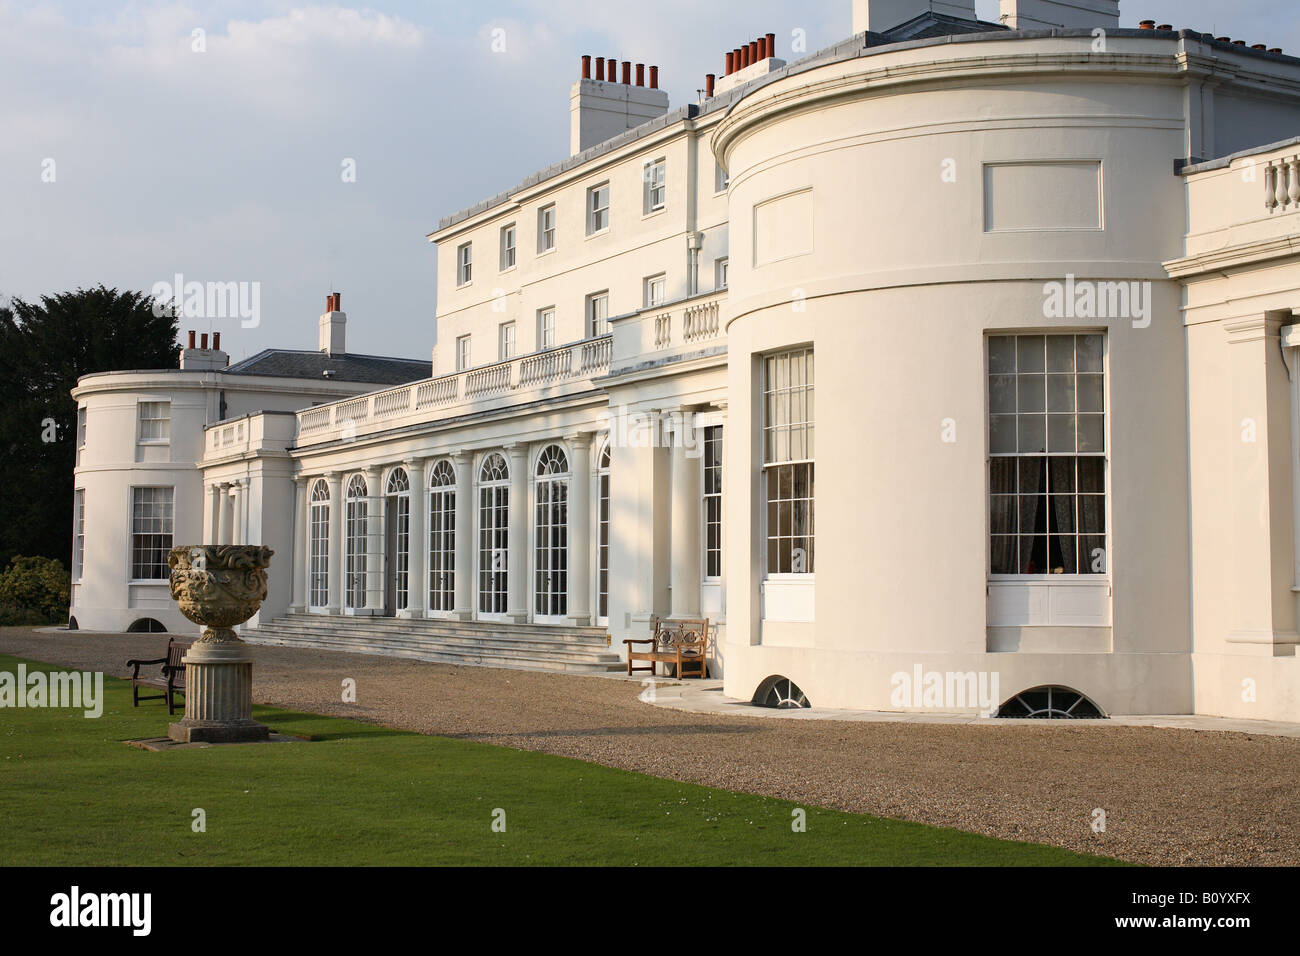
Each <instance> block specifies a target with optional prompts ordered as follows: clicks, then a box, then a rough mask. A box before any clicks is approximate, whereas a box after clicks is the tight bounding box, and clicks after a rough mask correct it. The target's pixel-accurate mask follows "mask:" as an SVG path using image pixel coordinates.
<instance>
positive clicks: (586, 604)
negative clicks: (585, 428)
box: [565, 432, 592, 626]
mask: <svg viewBox="0 0 1300 956" xmlns="http://www.w3.org/2000/svg"><path fill="white" fill-rule="evenodd" d="M565 439H566V440H567V441H568V443H569V474H570V478H569V507H568V510H569V529H568V531H569V535H568V537H569V594H568V601H567V603H568V609H569V614H568V617H569V623H571V624H574V625H579V626H585V625H587V624H590V623H591V439H592V436H591V433H590V432H576V433H573V434H570V435H566V436H565Z"/></svg>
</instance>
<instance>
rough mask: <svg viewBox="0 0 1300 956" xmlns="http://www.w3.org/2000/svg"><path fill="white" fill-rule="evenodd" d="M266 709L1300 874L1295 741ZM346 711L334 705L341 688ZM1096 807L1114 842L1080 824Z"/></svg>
mask: <svg viewBox="0 0 1300 956" xmlns="http://www.w3.org/2000/svg"><path fill="white" fill-rule="evenodd" d="M165 642H166V637H165V635H158V634H152V635H145V634H139V635H137V634H131V635H90V634H87V635H78V634H75V633H70V634H42V633H37V632H34V631H31V630H28V629H23V628H3V629H0V652H5V653H10V654H17V655H21V656H25V657H30V658H33V659H37V660H43V661H48V662H51V663H59V664H69V665H75V666H77V667H80V668H84V669H90V670H103V671H104V672H105V673H108V674H116V675H122V674H125V673H126V668H125V667H124V666H123V662H124V661H125V660H126V659H127V658H128V657H154V656H157V655H158V654H159V653H160V652H161V648H162V646H163V645H164V644H165ZM252 651H253V656H254V660H255V662H256V671H255V674H256V676H255V683H254V696H255V699H256V700H257V701H258V702H262V703H268V704H276V705H279V706H283V707H290V708H295V709H300V710H305V711H311V712H315V713H323V714H333V715H337V716H340V717H351V718H355V719H358V720H364V721H370V722H374V723H382V724H385V725H387V726H392V727H399V728H402V729H406V730H413V731H418V732H420V733H426V734H441V735H444V736H448V737H459V738H463V739H468V740H479V741H485V742H487V743H493V744H500V745H502V746H508V747H517V748H520V749H525V750H538V751H545V752H547V753H554V754H562V755H564V756H567V757H577V758H580V759H582V760H589V761H593V762H595V763H600V764H606V765H608V766H612V767H622V768H624V769H627V770H635V771H640V772H643V773H648V774H654V775H655V776H659V777H667V778H671V779H675V780H684V781H690V782H692V783H700V784H706V785H709V786H714V787H723V788H726V789H730V790H744V791H749V792H752V793H760V794H767V795H771V796H775V797H782V798H785V799H789V800H794V801H798V802H800V803H806V804H813V805H821V806H826V807H833V808H836V809H841V810H851V811H855V812H860V813H872V814H878V815H880V816H886V817H896V818H901V819H906V820H916V821H919V822H921V823H929V824H937V825H941V826H950V827H957V828H959V829H962V830H969V831H972V832H975V833H983V834H987V835H989V836H995V837H1002V838H1005V839H1013V840H1027V841H1031V842H1036V843H1049V844H1055V845H1057V846H1062V847H1067V848H1069V849H1072V850H1078V851H1081V852H1085V853H1102V854H1106V855H1109V856H1114V857H1118V858H1121V859H1125V860H1131V861H1134V862H1139V863H1148V864H1161V865H1179V864H1189V865H1252V866H1259V865H1287V866H1296V865H1300V740H1295V739H1291V738H1285V737H1269V736H1259V735H1248V734H1238V733H1211V732H1204V731H1184V730H1168V729H1157V728H1151V727H1122V726H1116V725H1107V724H1106V723H1105V722H1104V721H1098V722H1087V723H1081V724H1078V725H1074V724H1071V725H1064V726H1063V725H1061V724H1053V725H1049V726H1024V725H1015V726H1007V725H998V724H996V723H994V724H990V725H982V724H981V725H973V726H972V725H946V724H918V723H849V722H845V721H822V720H797V721H785V720H758V719H749V718H737V717H730V716H728V717H717V716H711V715H703V714H691V713H683V712H679V711H671V710H665V709H662V708H656V707H652V706H650V705H648V704H644V703H641V702H640V701H639V700H638V699H637V697H638V694H639V693H640V691H641V687H640V685H639V683H636V682H627V681H620V680H610V679H607V678H600V677H581V676H570V675H557V674H543V673H533V672H528V671H510V670H498V669H493V668H485V667H458V666H452V665H446V664H427V663H420V662H414V661H403V660H396V659H390V658H382V657H370V656H362V655H356V654H341V653H333V652H327V651H315V650H300V649H287V648H276V647H254V648H252ZM347 677H350V678H353V679H355V680H356V682H357V703H355V704H344V703H342V701H341V682H342V680H343V679H344V678H347ZM1094 808H1102V809H1104V810H1105V811H1106V831H1105V832H1104V833H1094V832H1092V829H1091V822H1092V818H1093V817H1092V813H1093V810H1094Z"/></svg>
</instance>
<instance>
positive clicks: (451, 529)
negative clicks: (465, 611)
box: [429, 459, 456, 611]
mask: <svg viewBox="0 0 1300 956" xmlns="http://www.w3.org/2000/svg"><path fill="white" fill-rule="evenodd" d="M455 606H456V470H455V468H453V467H452V464H451V462H449V461H447V460H446V459H444V460H442V461H440V462H438V463H437V464H436V465H434V466H433V471H432V472H431V473H430V475H429V610H430V611H451V610H453V609H454V608H455Z"/></svg>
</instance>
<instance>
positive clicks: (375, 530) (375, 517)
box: [365, 467, 388, 614]
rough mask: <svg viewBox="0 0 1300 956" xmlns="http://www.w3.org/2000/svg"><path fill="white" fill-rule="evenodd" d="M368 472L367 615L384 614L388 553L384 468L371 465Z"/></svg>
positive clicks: (366, 472) (366, 471)
mask: <svg viewBox="0 0 1300 956" xmlns="http://www.w3.org/2000/svg"><path fill="white" fill-rule="evenodd" d="M365 475H366V607H365V611H366V613H367V614H383V613H384V570H385V561H386V560H387V557H388V556H387V555H386V554H385V550H386V549H385V545H386V543H387V533H386V528H385V527H384V525H385V523H386V520H387V508H386V507H385V505H386V504H387V502H388V499H387V497H386V496H385V495H384V486H383V478H384V472H383V469H381V468H379V467H370V468H367V469H366V470H365Z"/></svg>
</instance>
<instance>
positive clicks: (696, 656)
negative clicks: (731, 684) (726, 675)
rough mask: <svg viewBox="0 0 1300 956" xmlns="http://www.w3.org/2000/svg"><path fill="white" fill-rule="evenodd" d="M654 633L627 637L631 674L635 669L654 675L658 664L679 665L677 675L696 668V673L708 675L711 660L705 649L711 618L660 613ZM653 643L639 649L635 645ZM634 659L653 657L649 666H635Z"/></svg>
mask: <svg viewBox="0 0 1300 956" xmlns="http://www.w3.org/2000/svg"><path fill="white" fill-rule="evenodd" d="M653 620H654V633H653V634H652V635H651V636H650V637H635V638H625V639H624V641H623V643H624V644H626V645H627V646H628V647H627V674H628V676H629V677H631V676H632V672H633V671H634V670H635V671H641V672H644V671H649V672H650V675H651V676H652V677H653V676H654V672H655V664H674V665H676V668H677V672H676V676H677V677H685V676H686V673H685V671H686V670H688V669H689V670H692V671H694V672H695V676H696V677H699V678H704V677H705V676H707V671H708V664H707V662H706V661H705V659H704V658H705V652H706V651H707V650H708V645H709V619H708V618H707V617H706V618H702V619H699V620H685V619H683V620H678V621H668V620H665V619H664V618H661V617H659V616H657V615H656V616H655V617H654V619H653ZM636 644H649V645H650V647H649V648H648V649H646V650H638V649H637V648H636V647H634V646H633V645H636ZM633 661H649V666H648V667H633V666H632V662H633Z"/></svg>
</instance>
